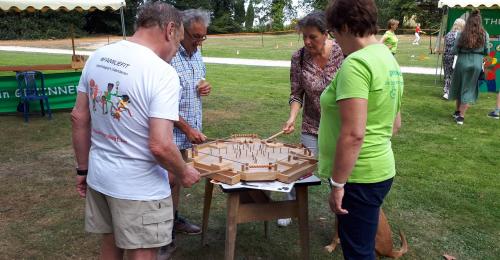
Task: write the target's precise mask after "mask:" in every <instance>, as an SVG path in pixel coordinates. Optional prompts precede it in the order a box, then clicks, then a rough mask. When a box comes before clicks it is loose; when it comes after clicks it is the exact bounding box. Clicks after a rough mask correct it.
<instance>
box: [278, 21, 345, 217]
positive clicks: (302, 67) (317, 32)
mask: <svg viewBox="0 0 500 260" xmlns="http://www.w3.org/2000/svg"><path fill="white" fill-rule="evenodd" d="M298 27H299V30H300V31H301V32H302V38H303V40H304V47H302V48H301V49H299V50H298V51H296V52H295V53H294V54H293V56H292V60H291V68H290V83H291V93H290V101H289V104H290V115H289V117H288V120H287V121H286V122H285V124H284V126H283V131H284V132H285V133H286V134H289V133H292V132H293V131H294V130H295V121H296V119H297V115H298V114H299V112H300V109H301V108H303V114H302V127H301V131H302V135H301V142H302V144H303V145H304V146H305V147H307V148H309V149H310V150H311V152H313V153H314V155H317V143H318V127H319V119H320V108H319V107H320V105H319V96H320V95H321V93H322V92H323V90H324V89H325V88H326V86H328V84H330V81H332V79H333V77H334V76H335V73H336V72H337V69H338V68H339V67H340V64H341V63H342V60H343V59H344V55H343V54H342V50H341V49H340V47H339V45H338V44H337V43H336V42H335V41H334V40H331V39H328V32H327V29H326V19H325V14H324V12H313V13H311V14H309V15H307V16H306V17H304V18H303V19H301V20H300V21H299V23H298ZM291 197H293V196H292V194H289V198H291ZM289 223H290V220H279V221H278V224H280V225H282V226H286V225H288V224H289Z"/></svg>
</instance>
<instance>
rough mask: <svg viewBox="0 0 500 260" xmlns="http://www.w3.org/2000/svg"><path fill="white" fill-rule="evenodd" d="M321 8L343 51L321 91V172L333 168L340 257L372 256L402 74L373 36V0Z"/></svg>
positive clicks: (388, 179)
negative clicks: (340, 61)
mask: <svg viewBox="0 0 500 260" xmlns="http://www.w3.org/2000/svg"><path fill="white" fill-rule="evenodd" d="M326 15H327V24H328V28H329V31H330V32H331V34H332V35H333V37H334V38H335V40H336V41H337V43H338V44H339V45H340V48H341V49H342V52H343V53H344V55H347V58H345V60H344V62H343V63H342V65H341V66H340V68H339V70H338V72H337V75H336V76H335V78H334V79H333V81H332V82H331V83H330V85H329V86H328V87H327V88H326V89H325V91H323V94H321V98H320V105H321V121H320V126H319V136H318V145H319V167H318V172H319V174H320V175H321V176H323V177H329V176H331V178H330V184H331V185H332V186H333V188H332V192H331V194H330V197H329V204H330V208H331V210H332V211H333V212H334V213H335V214H336V215H337V219H338V232H339V237H340V243H341V245H342V251H343V253H344V258H346V259H375V253H374V252H375V235H376V232H377V225H378V218H379V212H380V206H381V205H382V202H383V200H384V198H385V196H386V195H387V193H388V192H389V190H390V188H391V185H392V181H393V178H394V176H395V174H396V169H395V163H394V155H393V152H392V147H391V137H392V135H393V134H394V133H395V132H397V130H398V128H399V127H400V125H401V116H400V107H401V97H402V95H403V77H402V74H401V70H400V68H399V65H398V63H397V62H396V60H395V59H394V56H393V55H392V54H391V52H390V51H389V49H387V47H385V46H384V45H382V44H380V43H379V42H378V41H377V39H376V38H375V34H376V33H377V7H376V5H375V2H374V1H373V0H335V1H332V3H331V5H330V6H329V7H328V9H327V11H326Z"/></svg>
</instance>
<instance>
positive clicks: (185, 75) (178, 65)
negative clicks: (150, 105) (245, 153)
mask: <svg viewBox="0 0 500 260" xmlns="http://www.w3.org/2000/svg"><path fill="white" fill-rule="evenodd" d="M171 64H172V66H173V67H174V68H175V70H176V71H177V74H179V79H180V82H181V87H182V90H181V93H180V101H179V116H181V117H182V118H183V119H184V120H185V121H186V122H187V123H188V124H189V125H190V126H191V127H192V128H194V129H196V130H198V131H201V121H202V110H201V97H200V95H198V90H197V86H198V82H200V80H201V79H202V78H205V75H206V71H207V69H206V67H205V64H204V63H203V59H202V57H201V53H200V51H199V50H197V51H196V52H195V53H193V56H191V57H189V56H188V54H187V52H186V49H184V47H183V46H182V45H181V46H179V51H177V54H176V55H175V57H174V58H173V59H172V62H171ZM174 141H175V144H176V145H177V147H178V148H179V149H187V148H190V147H191V146H192V144H191V142H190V141H189V139H188V138H187V136H186V135H185V134H184V133H183V132H182V131H181V130H180V129H178V128H177V127H175V128H174Z"/></svg>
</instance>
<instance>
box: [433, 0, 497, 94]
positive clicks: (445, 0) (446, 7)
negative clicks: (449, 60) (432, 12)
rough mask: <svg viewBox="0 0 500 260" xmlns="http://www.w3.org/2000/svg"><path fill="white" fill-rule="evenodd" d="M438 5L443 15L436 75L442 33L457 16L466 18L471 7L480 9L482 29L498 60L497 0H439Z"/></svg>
mask: <svg viewBox="0 0 500 260" xmlns="http://www.w3.org/2000/svg"><path fill="white" fill-rule="evenodd" d="M438 7H439V8H442V9H443V17H442V20H441V27H440V31H439V34H438V39H437V41H436V49H437V50H441V51H438V52H437V53H438V59H437V63H436V77H437V76H438V73H439V76H441V73H442V70H441V69H440V68H441V67H442V64H441V62H442V59H441V58H440V56H441V54H442V53H443V51H442V49H443V46H441V44H442V40H443V38H444V35H446V33H448V32H449V31H450V30H451V27H452V26H453V23H454V22H455V20H456V19H457V18H462V19H464V20H467V17H469V12H470V11H471V10H472V8H478V9H480V10H481V16H482V18H483V26H484V29H485V30H486V31H487V32H488V34H489V35H490V43H491V46H489V47H490V50H491V51H493V52H494V54H493V55H494V56H493V57H496V59H497V60H499V61H500V2H499V0H476V1H474V0H440V1H439V3H438ZM496 75H497V76H496V80H497V84H496V85H497V86H500V70H498V71H497V73H496ZM436 81H437V78H436Z"/></svg>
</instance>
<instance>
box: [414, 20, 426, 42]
mask: <svg viewBox="0 0 500 260" xmlns="http://www.w3.org/2000/svg"><path fill="white" fill-rule="evenodd" d="M421 33H423V34H425V32H424V31H422V30H420V24H419V23H417V26H416V27H415V40H413V45H418V43H419V42H420V34H421Z"/></svg>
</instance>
